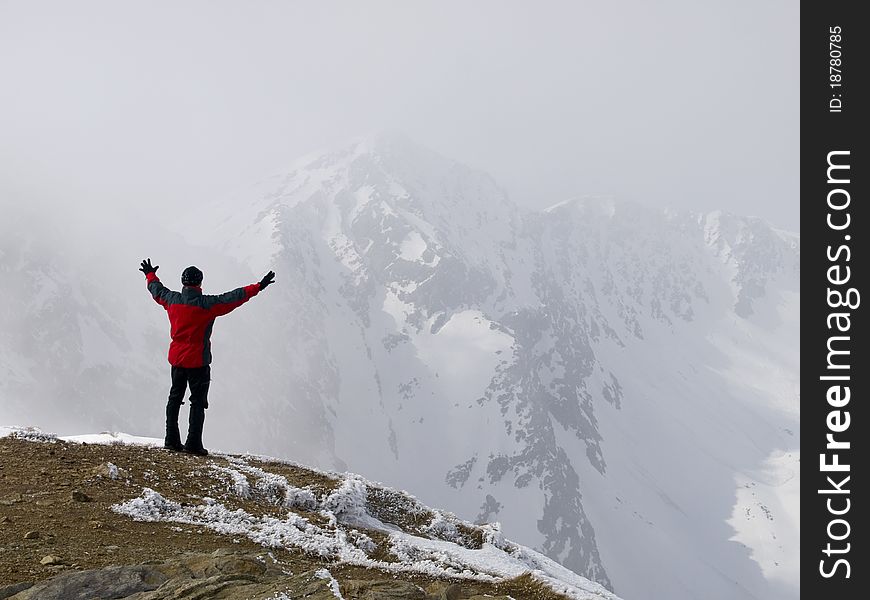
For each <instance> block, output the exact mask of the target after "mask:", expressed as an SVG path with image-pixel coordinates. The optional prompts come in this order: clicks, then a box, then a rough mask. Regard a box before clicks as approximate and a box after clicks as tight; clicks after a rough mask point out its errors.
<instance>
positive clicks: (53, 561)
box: [39, 554, 63, 566]
mask: <svg viewBox="0 0 870 600" xmlns="http://www.w3.org/2000/svg"><path fill="white" fill-rule="evenodd" d="M39 564H41V565H45V566H50V565H62V564H63V559H62V558H61V557H59V556H55V555H54V554H49V555H47V556H43V557H42V560H41V561H39Z"/></svg>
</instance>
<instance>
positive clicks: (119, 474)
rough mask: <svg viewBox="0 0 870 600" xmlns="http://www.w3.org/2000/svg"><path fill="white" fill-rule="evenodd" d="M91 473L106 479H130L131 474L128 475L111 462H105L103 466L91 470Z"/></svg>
mask: <svg viewBox="0 0 870 600" xmlns="http://www.w3.org/2000/svg"><path fill="white" fill-rule="evenodd" d="M91 473H92V474H93V475H94V476H95V477H104V478H106V479H127V477H129V473H127V471H126V470H124V469H121V468H119V467H118V466H116V465H114V464H112V463H110V462H104V463H103V464H101V465H97V466H96V467H94V468H93V469H91Z"/></svg>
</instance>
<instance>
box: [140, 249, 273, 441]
mask: <svg viewBox="0 0 870 600" xmlns="http://www.w3.org/2000/svg"><path fill="white" fill-rule="evenodd" d="M159 268H160V267H152V266H151V259H150V258H149V259H147V260H143V261H142V266H141V267H140V268H139V270H140V271H142V272H143V273H145V279H146V280H147V282H148V291H149V292H151V296H152V297H153V298H154V301H155V302H157V304H159V305H160V306H162V307H163V308H165V309H166V312H167V313H168V315H169V324H170V332H171V336H172V343H171V344H170V345H169V364H170V365H172V387H171V388H170V389H169V402H168V403H167V404H166V438H165V440H164V442H163V447H164V448H168V449H170V450H176V451H179V452H182V451H183V452H189V453H191V454H199V455H200V456H205V455H207V454H208V450H206V449H205V448H203V446H202V426H203V424H204V423H205V409H207V408H208V385H209V381H210V380H211V367H209V364H210V363H211V341H210V340H209V338H210V337H211V330H212V326H214V321H215V319H216V318H218V317H220V316H222V315H225V314H227V313H228V312H230V311H232V310H233V309H235V308H237V307H239V306H241V305H242V304H244V303H245V302H247V301H248V300H250V299H251V298H253V297H254V296H256V295H257V294H258V293H260V291H261V290H264V289H266V287H268V286H269V284H271V283H274V282H275V273H274V272H273V271H269V272H268V273H267V274H266V276H265V277H263V279H262V280H261V281H260V282H259V283H255V284H253V285H246V286H245V287H240V288H237V289H235V290H233V291H231V292H227V293H225V294H221V295H219V296H205V295H203V293H202V287H200V286H201V285H202V271H200V270H199V269H197V268H196V267H187V268H186V269H185V270H184V272H183V273H182V274H181V285H182V286H183V287H182V289H181V292H174V291H172V290H170V289H168V288H166V287H165V286H164V285H163V284H162V283H160V279H158V278H157V269H159ZM187 386H190V420H189V426H188V430H187V441H186V442H185V443H184V445H183V446H182V444H181V435H180V433H179V431H178V411H179V410H180V408H181V405H182V404H183V402H182V401H183V400H184V392H185V390H186V388H187Z"/></svg>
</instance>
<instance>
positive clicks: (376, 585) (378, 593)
mask: <svg viewBox="0 0 870 600" xmlns="http://www.w3.org/2000/svg"><path fill="white" fill-rule="evenodd" d="M343 587H344V588H346V589H347V595H348V596H350V597H351V598H361V599H362V600H424V599H425V598H426V593H425V592H424V591H423V590H421V589H420V588H419V587H417V586H416V585H414V584H413V583H410V582H408V581H401V580H396V579H382V580H375V581H361V580H352V581H348V582H347V583H346V584H344V585H343Z"/></svg>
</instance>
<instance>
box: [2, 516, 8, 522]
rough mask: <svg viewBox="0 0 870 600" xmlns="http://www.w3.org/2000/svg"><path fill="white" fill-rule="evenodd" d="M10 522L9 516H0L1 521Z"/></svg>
mask: <svg viewBox="0 0 870 600" xmlns="http://www.w3.org/2000/svg"><path fill="white" fill-rule="evenodd" d="M8 522H9V517H5V516H4V517H0V523H8Z"/></svg>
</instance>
